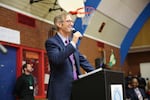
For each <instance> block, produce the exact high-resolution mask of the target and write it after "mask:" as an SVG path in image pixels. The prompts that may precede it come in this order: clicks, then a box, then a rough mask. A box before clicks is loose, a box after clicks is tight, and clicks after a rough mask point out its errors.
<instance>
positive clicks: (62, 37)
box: [57, 32, 68, 44]
mask: <svg viewBox="0 0 150 100" xmlns="http://www.w3.org/2000/svg"><path fill="white" fill-rule="evenodd" d="M57 34H58V36H59V37H60V38H61V40H62V41H63V43H64V44H65V41H66V40H68V37H67V38H65V37H64V36H62V35H61V34H60V33H59V32H58V33H57Z"/></svg>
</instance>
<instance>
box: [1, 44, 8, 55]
mask: <svg viewBox="0 0 150 100" xmlns="http://www.w3.org/2000/svg"><path fill="white" fill-rule="evenodd" d="M0 51H1V52H2V53H4V54H6V53H7V49H6V48H5V47H4V46H3V45H1V44H0Z"/></svg>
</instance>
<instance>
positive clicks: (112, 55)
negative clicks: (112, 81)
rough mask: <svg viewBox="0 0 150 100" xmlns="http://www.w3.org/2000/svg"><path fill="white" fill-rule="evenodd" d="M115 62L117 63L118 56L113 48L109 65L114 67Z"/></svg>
mask: <svg viewBox="0 0 150 100" xmlns="http://www.w3.org/2000/svg"><path fill="white" fill-rule="evenodd" d="M115 64H116V58H115V55H114V52H113V50H111V55H110V60H109V64H108V65H109V67H112V66H113V65H115Z"/></svg>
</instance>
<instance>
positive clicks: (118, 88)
mask: <svg viewBox="0 0 150 100" xmlns="http://www.w3.org/2000/svg"><path fill="white" fill-rule="evenodd" d="M124 86H125V85H124V75H123V73H122V72H118V71H111V70H107V69H97V70H95V71H93V72H90V73H88V74H85V75H84V76H82V77H81V78H80V79H79V80H76V81H74V82H73V87H72V94H71V100H125V95H124V94H125V90H124Z"/></svg>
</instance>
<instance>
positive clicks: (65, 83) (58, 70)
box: [45, 34, 94, 100]
mask: <svg viewBox="0 0 150 100" xmlns="http://www.w3.org/2000/svg"><path fill="white" fill-rule="evenodd" d="M45 46H46V50H47V55H48V58H49V63H50V68H51V71H50V79H49V84H48V85H49V86H48V100H70V95H71V88H72V81H73V80H74V79H73V67H72V64H71V61H70V59H69V56H70V55H71V54H72V53H73V54H74V58H75V63H76V69H77V74H78V75H80V74H81V72H80V66H81V67H82V68H83V69H84V70H85V71H87V72H89V71H92V70H94V68H93V67H92V66H91V65H90V64H89V62H88V61H87V60H86V59H85V58H84V57H83V56H82V55H81V54H80V53H79V51H78V50H77V49H76V48H74V47H73V45H72V44H71V43H69V44H68V45H67V46H65V45H64V43H63V41H62V39H61V38H60V37H59V35H58V34H56V35H55V36H54V37H52V38H49V39H48V40H47V41H46V43H45Z"/></svg>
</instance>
